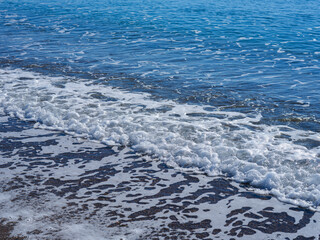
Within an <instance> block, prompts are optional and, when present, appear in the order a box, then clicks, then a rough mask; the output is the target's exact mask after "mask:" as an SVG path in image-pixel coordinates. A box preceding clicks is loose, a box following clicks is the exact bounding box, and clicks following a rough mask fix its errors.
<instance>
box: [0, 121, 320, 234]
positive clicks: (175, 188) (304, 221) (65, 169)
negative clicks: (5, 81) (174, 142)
mask: <svg viewBox="0 0 320 240" xmlns="http://www.w3.org/2000/svg"><path fill="white" fill-rule="evenodd" d="M0 136H1V138H0V140H1V142H0V159H1V162H0V183H1V184H0V186H1V187H0V239H23V236H25V237H29V238H30V239H240V238H241V239H319V237H320V228H319V221H320V215H319V213H318V212H315V211H311V210H308V209H304V208H300V207H297V206H294V205H290V204H286V203H283V202H280V201H278V200H277V199H276V198H274V197H272V196H270V195H268V194H262V193H258V192H259V191H256V190H252V189H251V188H250V186H247V185H245V184H238V183H235V182H233V181H232V180H231V179H229V178H227V177H225V176H215V177H210V176H207V175H205V174H203V173H201V172H196V171H193V170H190V169H179V168H177V167H172V166H168V165H167V164H165V163H163V162H161V161H159V160H157V159H153V158H151V157H150V156H148V155H142V154H140V153H137V152H135V151H133V150H132V149H130V148H128V147H116V146H105V145H102V144H100V143H98V142H93V141H89V140H86V139H81V138H77V137H73V136H70V135H68V134H65V133H62V132H59V131H50V130H42V129H33V123H28V122H24V121H20V120H18V119H17V118H13V117H7V116H2V117H1V118H0Z"/></svg>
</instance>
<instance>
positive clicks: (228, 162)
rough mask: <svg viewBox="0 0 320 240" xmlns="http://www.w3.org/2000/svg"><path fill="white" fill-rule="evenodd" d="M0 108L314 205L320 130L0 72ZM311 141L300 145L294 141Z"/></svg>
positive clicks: (319, 177)
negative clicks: (261, 121)
mask: <svg viewBox="0 0 320 240" xmlns="http://www.w3.org/2000/svg"><path fill="white" fill-rule="evenodd" d="M0 111H2V112H3V113H5V114H9V115H14V116H16V117H19V118H21V119H24V120H31V121H35V122H36V123H35V127H36V128H46V129H55V130H62V131H65V132H67V133H69V134H72V135H77V136H80V137H86V138H89V139H93V140H98V141H100V142H102V143H104V144H107V145H122V146H130V147H132V148H133V149H135V150H137V151H141V152H143V153H146V154H149V155H151V156H153V157H157V158H159V159H161V160H162V161H165V162H166V163H168V164H171V165H174V166H180V167H188V168H196V169H200V170H202V171H204V172H206V173H207V174H210V175H219V174H225V175H227V176H230V177H232V178H233V179H234V180H235V181H238V182H245V183H250V184H251V186H254V187H258V188H262V189H265V190H266V192H268V193H271V194H273V195H275V196H276V197H277V198H278V199H280V200H282V201H286V202H290V203H293V204H297V205H300V206H305V207H313V208H317V206H318V205H319V204H320V170H319V169H320V168H319V167H320V147H319V145H320V144H319V143H320V134H319V133H317V132H312V131H304V130H297V129H294V128H291V127H288V126H285V125H272V126H270V125H265V124H262V123H260V119H261V117H262V116H261V114H259V113H256V114H255V115H254V114H244V113H238V112H226V111H219V110H217V109H215V108H214V107H213V106H206V105H191V104H179V103H176V102H174V101H171V100H163V99H162V100H156V99H154V98H153V97H152V95H150V94H147V93H132V92H128V91H124V90H121V89H117V88H112V87H110V86H106V85H105V84H103V83H102V82H101V83H97V82H96V81H93V80H89V79H77V78H71V77H51V76H46V75H42V74H38V73H34V72H30V71H25V70H21V69H0ZM308 141H311V142H316V143H317V144H314V147H305V146H303V144H301V143H302V142H308Z"/></svg>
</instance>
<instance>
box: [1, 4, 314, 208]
mask: <svg viewBox="0 0 320 240" xmlns="http://www.w3.org/2000/svg"><path fill="white" fill-rule="evenodd" d="M0 68H1V82H0V84H1V85H0V86H1V91H2V92H1V94H2V96H0V107H1V109H2V111H3V112H5V113H6V114H13V115H15V116H18V117H20V118H22V119H30V120H33V121H36V122H38V124H39V126H40V125H41V127H48V128H52V129H59V130H64V131H67V132H70V133H71V134H79V135H85V136H88V137H89V138H93V139H98V140H100V141H102V142H104V143H106V144H109V145H113V144H120V145H130V146H132V147H134V148H135V149H137V150H139V151H143V152H146V153H148V154H151V155H155V156H156V157H159V158H160V159H163V160H164V161H172V162H175V163H177V164H178V165H180V166H187V167H189V166H191V167H198V168H201V169H205V171H208V172H209V173H213V174H221V173H223V174H227V175H230V176H232V177H234V178H235V179H236V180H237V181H241V182H249V183H251V184H252V185H253V186H258V187H262V188H266V189H269V190H271V191H273V192H272V193H273V194H275V195H276V196H279V198H283V199H291V200H292V199H293V200H292V201H297V202H298V203H299V204H301V201H307V202H311V205H318V204H319V203H320V171H319V170H318V167H319V164H320V158H319V156H320V155H319V154H320V137H319V136H320V108H319V104H320V94H319V91H320V2H319V1H317V0H300V1H295V0H287V1H285V0H271V1H265V0H262V1H253V0H244V1H240V0H226V1H223V0H216V1H213V0H193V1H191V0H183V1H182V0H177V1H172V0H161V1H159V0H153V1H149V0H130V1H128V0H126V1H124V0H99V1H91V0H90V1H83V0H74V1H67V0H59V1H52V0H50V1H48V0H44V1H43V0H41V1H39V0H29V1H27V0H19V1H14V0H6V1H0Z"/></svg>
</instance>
